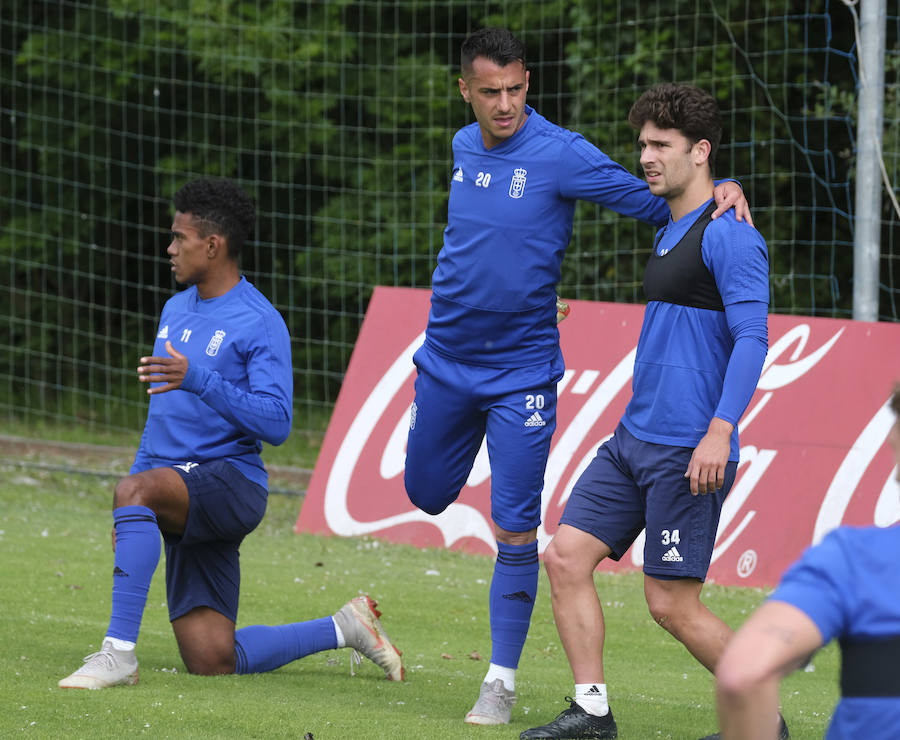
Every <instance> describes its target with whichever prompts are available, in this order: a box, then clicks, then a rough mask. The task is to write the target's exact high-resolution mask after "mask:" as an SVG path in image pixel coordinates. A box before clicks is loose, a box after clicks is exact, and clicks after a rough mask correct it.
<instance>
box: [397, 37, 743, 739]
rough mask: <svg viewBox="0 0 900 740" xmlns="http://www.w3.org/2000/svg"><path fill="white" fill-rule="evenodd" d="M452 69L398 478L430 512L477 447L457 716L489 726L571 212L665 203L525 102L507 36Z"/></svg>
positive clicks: (647, 215)
mask: <svg viewBox="0 0 900 740" xmlns="http://www.w3.org/2000/svg"><path fill="white" fill-rule="evenodd" d="M461 67H462V77H461V78H460V79H459V90H460V93H461V94H462V97H463V99H464V100H465V101H466V102H467V103H469V104H470V105H471V106H472V111H473V113H474V114H475V119H476V122H475V123H472V124H471V125H468V126H466V127H464V128H462V129H461V130H459V131H458V132H457V133H456V135H455V136H454V138H453V169H452V173H451V178H450V179H451V182H450V197H449V204H448V219H447V221H448V223H447V228H446V230H445V231H444V244H443V248H442V249H441V251H440V253H439V255H438V259H437V267H436V269H435V271H434V276H433V279H432V297H431V311H430V315H429V318H428V327H427V331H426V336H425V343H424V345H423V346H422V347H421V348H420V349H419V350H418V351H417V352H416V354H415V356H414V362H415V364H416V368H417V371H418V373H417V378H416V384H415V401H414V404H413V412H414V413H413V414H412V415H411V423H410V431H409V439H408V444H407V456H406V473H405V483H406V490H407V493H408V494H409V498H410V500H411V501H412V502H413V503H414V504H415V505H416V506H417V507H419V508H420V509H422V510H423V511H426V512H428V513H429V514H434V515H437V514H440V513H441V512H442V511H444V510H445V509H446V508H447V507H448V506H449V505H450V504H451V503H452V502H453V501H454V500H456V498H457V496H458V495H459V492H460V490H461V488H462V486H463V484H464V483H465V481H466V478H467V477H468V475H469V472H470V471H471V469H472V465H473V463H474V460H475V456H476V454H477V452H478V450H479V448H480V446H481V443H482V440H483V439H484V438H485V436H486V437H487V448H488V451H489V453H490V460H491V517H492V519H493V523H494V534H495V537H496V542H497V559H496V563H495V566H494V575H493V579H492V581H491V587H490V599H489V604H490V620H491V641H492V648H491V663H490V666H489V668H488V670H487V674H486V676H485V678H484V681H483V683H482V685H481V689H480V693H479V697H478V700H477V702H476V703H475V705H474V707H473V708H472V710H471V711H470V712H469V713H468V714H467V715H466V718H465V720H466V722H468V723H470V724H482V725H494V724H506V723H508V722H509V721H510V712H511V707H512V705H513V703H514V702H515V700H516V694H515V673H516V668H517V666H518V662H519V657H520V655H521V652H522V647H523V645H524V643H525V637H526V634H527V632H528V626H529V622H530V620H531V613H532V609H533V607H534V599H535V596H536V591H537V582H538V567H539V566H538V545H537V526H538V524H539V523H540V518H541V489H542V488H543V478H544V469H545V466H546V463H547V456H548V453H549V449H550V438H551V435H552V434H553V431H554V429H555V428H556V383H557V381H558V380H559V379H560V377H562V374H563V358H562V354H561V352H560V347H559V332H558V330H557V327H556V324H557V309H556V300H555V291H556V285H557V283H558V282H559V279H560V265H561V263H562V259H563V256H564V254H565V251H566V248H567V246H568V244H569V239H570V237H571V234H572V217H573V214H574V209H575V202H576V201H577V200H589V201H593V202H595V203H598V204H600V205H603V206H605V207H607V208H611V209H613V210H615V211H617V212H619V213H621V214H624V215H627V216H632V217H635V218H639V219H642V220H644V221H646V222H648V223H656V224H661V223H663V222H665V220H666V219H667V218H668V216H669V209H668V206H667V205H666V202H665V201H664V200H663V199H662V198H657V197H654V196H653V195H651V194H650V192H649V190H648V188H647V184H646V183H645V182H643V181H641V180H639V179H638V178H636V177H634V176H633V175H631V174H630V173H628V172H627V171H626V170H625V169H624V168H622V167H621V166H619V165H618V164H616V163H615V162H613V161H612V160H611V159H610V158H609V157H607V156H606V155H605V154H603V153H602V152H601V151H600V150H599V149H597V148H596V147H595V146H593V145H592V144H590V143H588V142H587V141H586V140H585V139H584V138H583V137H582V136H581V135H580V134H577V133H574V132H572V131H567V130H565V129H563V128H560V127H559V126H556V125H555V124H553V123H550V122H549V121H548V120H547V119H545V118H544V117H543V116H541V115H540V114H539V113H537V112H536V111H535V110H534V109H533V108H531V107H530V106H528V105H527V104H526V102H525V98H526V93H527V91H528V82H529V71H528V69H527V68H526V65H525V47H524V46H523V44H522V43H521V42H520V41H519V40H518V39H517V38H515V36H513V35H512V34H511V33H510V32H509V31H507V30H504V29H495V28H487V29H482V30H480V31H476V32H475V33H473V34H472V35H471V36H469V37H468V38H467V39H466V40H465V41H464V42H463V44H462V49H461ZM717 198H718V199H719V200H721V205H720V207H719V209H718V210H717V214H719V213H724V212H725V211H726V210H727V209H728V208H730V207H731V206H732V205H733V204H735V203H737V204H738V217H739V218H745V219H747V220H749V214H748V212H747V208H746V200H744V198H743V195H742V193H741V190H740V187H739V186H738V185H737V184H735V183H726V184H725V185H723V186H721V187H720V188H719V189H718V190H717ZM413 420H414V421H415V423H413Z"/></svg>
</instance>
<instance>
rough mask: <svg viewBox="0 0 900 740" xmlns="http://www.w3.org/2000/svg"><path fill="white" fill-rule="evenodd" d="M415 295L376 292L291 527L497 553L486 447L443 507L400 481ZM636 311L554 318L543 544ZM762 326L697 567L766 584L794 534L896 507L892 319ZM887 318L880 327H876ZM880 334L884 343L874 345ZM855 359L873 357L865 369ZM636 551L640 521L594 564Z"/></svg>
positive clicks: (417, 305)
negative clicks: (557, 332)
mask: <svg viewBox="0 0 900 740" xmlns="http://www.w3.org/2000/svg"><path fill="white" fill-rule="evenodd" d="M427 306H428V293H427V291H413V290H403V289H378V290H377V291H376V293H375V296H374V297H373V299H372V302H371V305H370V308H369V312H368V314H367V318H366V322H365V324H364V327H363V331H362V333H361V335H360V338H359V340H358V342H357V347H356V349H355V352H354V357H353V360H352V361H351V364H350V368H349V369H348V372H347V376H346V379H345V384H344V388H343V389H342V391H341V396H340V398H339V399H338V403H337V406H336V408H335V412H334V416H333V419H332V422H331V425H330V426H329V430H328V435H327V436H326V440H325V444H324V445H323V449H322V453H321V455H320V458H319V461H318V463H317V465H316V471H315V473H314V476H313V479H312V481H311V484H310V489H309V491H308V492H307V496H306V499H305V502H304V506H303V510H302V511H301V514H300V517H299V519H298V523H297V529H298V530H309V531H325V532H331V533H334V534H337V535H342V536H358V535H377V536H378V537H383V538H386V539H391V540H396V541H402V542H411V543H413V544H419V545H431V546H434V545H438V546H443V547H451V546H455V547H463V548H465V549H468V550H473V551H477V552H484V553H489V552H492V551H494V549H495V543H494V537H493V532H492V525H491V521H490V465H489V462H488V458H487V452H486V448H485V446H484V445H482V449H481V450H480V452H479V453H478V455H477V457H476V460H475V465H474V466H473V469H472V471H471V474H470V475H469V478H468V480H467V482H466V485H465V486H464V488H463V491H462V492H461V494H460V497H459V499H458V500H457V501H456V502H455V503H453V504H451V505H450V506H449V507H448V508H447V509H446V510H445V511H444V512H442V513H441V514H440V515H438V516H430V515H428V514H425V513H424V512H422V511H420V510H418V509H416V508H415V507H414V506H413V505H412V504H411V503H410V502H409V501H408V499H407V498H406V496H405V492H404V490H403V469H404V462H405V455H406V436H407V434H408V430H409V428H410V425H411V424H412V423H415V422H414V416H413V415H412V412H413V397H414V390H413V382H414V379H415V368H414V366H413V364H412V355H413V353H414V352H415V350H416V349H417V348H418V347H419V346H420V345H421V343H422V341H423V338H424V331H423V327H424V321H425V316H426V315H427ZM642 315H643V309H642V307H640V306H623V305H617V304H603V303H588V302H577V301H573V302H572V313H571V316H570V317H569V319H568V320H567V321H566V323H565V324H564V325H563V326H562V327H561V343H562V347H563V352H564V355H565V358H566V365H567V369H566V372H565V375H564V376H563V378H562V380H561V381H560V383H559V386H558V394H559V402H558V414H557V431H556V433H555V435H554V439H553V443H552V445H551V449H550V455H549V458H548V461H547V469H546V473H545V479H544V491H543V496H542V507H541V508H542V519H543V522H542V524H541V526H540V527H539V529H538V540H539V548H540V550H541V551H543V549H544V548H545V547H546V545H547V544H548V543H549V541H550V539H551V538H552V536H553V533H554V532H555V531H556V527H557V522H558V519H559V515H560V514H561V512H562V510H563V508H564V506H565V502H566V500H567V498H568V495H569V492H570V491H571V490H572V486H573V484H574V482H575V481H576V480H577V478H578V476H579V475H580V473H581V472H582V470H583V469H584V468H585V467H586V466H587V464H588V463H589V462H590V460H591V459H592V458H593V456H594V454H595V452H596V448H597V447H598V446H599V445H600V444H601V443H602V442H603V441H604V440H605V439H607V438H608V437H609V435H610V434H611V433H612V431H613V429H614V428H615V426H616V423H617V422H618V420H619V418H620V416H621V414H622V411H623V410H624V408H625V405H626V404H627V401H628V399H629V398H630V395H631V375H632V369H633V365H634V355H635V347H636V344H637V337H638V333H639V329H640V322H641V319H642ZM769 326H770V328H769V335H770V350H769V353H768V355H767V357H766V362H765V365H764V367H763V371H762V374H761V377H760V381H759V384H758V388H757V391H756V393H755V394H754V396H753V398H752V400H751V402H750V404H749V406H748V408H747V411H746V413H745V414H744V417H743V418H742V420H741V423H740V429H741V462H740V464H739V467H738V476H737V479H736V481H735V485H734V487H733V488H732V491H731V493H730V494H729V496H728V498H727V499H726V502H725V505H724V507H723V510H722V515H721V520H720V525H719V531H718V536H717V541H716V546H715V549H714V551H713V555H712V565H711V570H710V576H711V577H712V578H714V579H715V580H717V581H719V582H723V583H729V582H733V583H738V582H740V583H744V584H751V583H752V584H754V585H756V584H771V583H774V582H775V581H777V577H778V576H779V575H780V573H781V572H782V571H783V569H784V568H785V567H786V566H787V565H788V564H789V563H790V562H791V561H792V560H793V559H794V558H795V557H796V556H797V555H799V553H800V551H801V550H802V549H803V548H804V547H805V546H806V545H808V544H810V543H812V542H816V541H818V540H820V539H821V537H822V536H824V534H825V533H827V532H828V531H830V530H831V529H833V528H834V527H836V526H838V525H839V524H841V523H856V524H871V523H873V522H874V523H875V524H877V525H879V526H888V525H889V524H893V523H894V522H896V521H898V520H900V487H898V486H897V483H896V481H895V475H896V471H895V470H894V468H893V461H892V458H891V456H890V454H889V452H888V451H887V449H886V445H885V440H886V438H887V435H888V433H889V431H890V428H891V426H892V424H893V421H894V419H893V414H892V413H891V412H890V410H888V409H887V408H886V406H885V401H886V400H887V398H888V396H889V395H890V391H891V389H892V387H893V383H894V380H895V378H894V376H893V373H892V372H891V368H900V362H898V360H900V341H898V339H900V327H897V326H893V325H875V324H865V325H863V324H855V323H854V322H844V321H833V320H825V319H803V318H797V317H781V316H772V317H770V322H769ZM401 327H402V328H403V331H400V328H401ZM598 327H601V328H599V329H598ZM884 332H887V333H889V334H890V335H891V336H890V338H891V340H892V341H890V342H886V341H884V338H883V337H876V336H873V335H874V334H882V333H884ZM879 340H880V341H879ZM888 346H889V347H892V348H894V349H893V353H894V354H893V356H892V357H890V358H885V357H884V348H885V347H888ZM863 367H864V368H867V370H868V369H869V368H876V369H878V370H879V371H878V372H874V371H873V372H870V373H869V374H870V375H871V377H866V378H865V379H863V378H860V368H863ZM642 557H643V535H642V536H641V537H640V538H639V540H638V541H637V542H636V543H635V546H634V547H632V548H631V550H630V553H629V556H627V557H626V558H623V560H622V562H621V563H618V564H616V563H611V562H610V563H605V564H604V566H603V567H605V568H609V569H621V568H638V567H640V566H641V565H642Z"/></svg>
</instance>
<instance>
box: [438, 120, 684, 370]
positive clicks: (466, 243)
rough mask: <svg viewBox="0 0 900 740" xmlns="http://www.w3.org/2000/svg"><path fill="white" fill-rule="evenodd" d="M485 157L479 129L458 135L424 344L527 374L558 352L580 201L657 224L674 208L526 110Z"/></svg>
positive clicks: (577, 138)
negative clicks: (562, 283) (567, 261)
mask: <svg viewBox="0 0 900 740" xmlns="http://www.w3.org/2000/svg"><path fill="white" fill-rule="evenodd" d="M525 111H526V113H527V114H528V118H527V119H526V120H525V123H524V124H523V125H522V128H520V129H519V130H518V131H517V132H516V133H515V134H514V135H513V136H511V137H510V138H509V139H506V140H505V141H502V142H500V143H499V144H497V145H496V146H493V147H491V148H490V149H487V148H486V147H485V146H484V141H483V140H482V137H481V130H480V128H479V126H478V123H472V124H470V125H468V126H466V127H465V128H463V129H460V130H459V131H458V132H457V133H456V135H455V136H454V137H453V170H452V174H451V177H450V199H449V202H448V219H447V228H446V230H445V231H444V244H443V247H442V248H441V251H440V253H439V254H438V259H437V267H436V269H435V271H434V275H433V277H432V296H431V313H430V315H429V317H428V330H427V334H426V339H425V343H426V346H428V347H429V348H430V349H431V350H433V351H434V352H437V353H438V354H441V355H444V356H445V357H448V358H449V359H452V360H457V361H459V362H465V363H469V364H474V365H487V366H495V367H497V366H499V367H521V366H523V365H532V364H536V363H539V362H548V361H550V360H552V359H553V358H554V357H555V356H556V354H557V353H558V352H559V332H558V331H557V329H556V286H557V284H558V283H559V280H560V266H561V264H562V260H563V256H564V255H565V252H566V248H567V247H568V245H569V239H570V237H571V236H572V218H573V215H574V213H575V202H576V201H577V200H589V201H593V202H594V203H597V204H599V205H602V206H604V207H606V208H609V209H611V210H614V211H616V212H617V213H621V214H622V215H625V216H632V217H634V218H637V219H640V220H642V221H645V222H647V223H651V224H662V223H664V222H665V220H666V219H667V218H668V216H669V207H668V205H667V204H666V202H665V201H664V200H662V199H661V198H657V197H654V196H652V195H650V191H649V189H648V187H647V183H646V182H644V181H643V180H640V179H638V178H637V177H635V176H634V175H632V174H631V173H629V172H628V171H627V170H626V169H625V168H624V167H622V166H621V165H619V164H617V163H616V162H614V161H613V160H611V159H610V158H609V157H607V156H606V155H605V154H604V153H603V152H601V151H600V150H599V149H597V147H595V146H594V145H592V144H590V143H589V142H588V141H586V140H585V139H584V137H582V136H581V135H580V134H577V133H574V132H572V131H567V130H566V129H563V128H561V127H559V126H557V125H555V124H553V123H550V122H549V121H548V120H547V119H546V118H544V117H543V116H541V115H540V114H539V113H537V112H536V111H535V110H534V109H533V108H531V107H529V106H525Z"/></svg>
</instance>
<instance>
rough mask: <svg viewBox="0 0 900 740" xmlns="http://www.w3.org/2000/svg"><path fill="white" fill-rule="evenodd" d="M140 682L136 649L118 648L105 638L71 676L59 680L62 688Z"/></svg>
mask: <svg viewBox="0 0 900 740" xmlns="http://www.w3.org/2000/svg"><path fill="white" fill-rule="evenodd" d="M137 682H138V662H137V658H136V657H135V655H134V650H116V649H115V648H114V647H113V646H112V643H111V642H110V641H109V640H104V641H103V644H102V645H101V646H100V650H98V651H97V652H96V653H91V654H90V655H88V656H87V657H86V658H85V659H84V665H83V666H81V668H79V669H78V670H77V671H75V673H73V674H72V675H71V676H66V677H65V678H64V679H62V680H61V681H60V682H59V684H58V685H59V688H61V689H105V688H108V687H110V686H118V685H120V684H125V685H127V686H133V685H134V684H136V683H137Z"/></svg>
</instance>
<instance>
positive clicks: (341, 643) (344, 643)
mask: <svg viewBox="0 0 900 740" xmlns="http://www.w3.org/2000/svg"><path fill="white" fill-rule="evenodd" d="M331 623H332V624H333V625H334V636H335V637H336V638H337V646H338V647H339V648H342V647H347V641H346V640H344V633H343V632H341V628H340V626H339V625H338V623H337V622H336V621H335V619H334V617H332V618H331Z"/></svg>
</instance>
